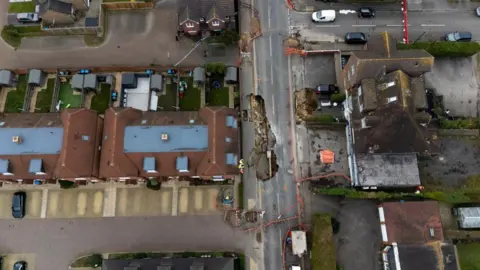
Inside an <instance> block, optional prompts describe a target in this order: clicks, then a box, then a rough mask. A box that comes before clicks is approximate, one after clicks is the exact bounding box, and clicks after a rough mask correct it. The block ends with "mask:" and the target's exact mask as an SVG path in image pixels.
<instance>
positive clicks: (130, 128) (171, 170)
mask: <svg viewBox="0 0 480 270" xmlns="http://www.w3.org/2000/svg"><path fill="white" fill-rule="evenodd" d="M230 118H234V119H236V111H235V110H234V109H230V108H226V107H205V108H202V109H200V110H199V111H198V112H181V111H180V112H142V111H140V110H136V109H133V108H109V109H108V110H107V111H106V112H105V128H104V137H103V145H102V156H101V162H100V175H101V177H105V178H115V177H148V176H175V175H187V176H223V175H232V174H237V173H238V168H237V166H236V165H230V164H228V162H227V154H233V155H235V156H237V155H238V152H239V146H238V130H237V129H236V128H231V127H228V124H229V122H228V120H229V119H230ZM145 157H152V158H154V159H155V166H154V167H155V168H156V171H157V172H156V173H154V174H152V172H149V173H147V172H146V171H145V170H144V169H143V165H144V163H143V162H144V159H145ZM184 157H187V158H188V159H187V160H185V158H184ZM179 158H180V159H179ZM178 164H180V165H182V166H181V167H182V170H181V171H182V172H180V169H179V168H177V165H178ZM185 164H187V166H188V167H189V168H188V171H186V170H185V169H184V167H185Z"/></svg>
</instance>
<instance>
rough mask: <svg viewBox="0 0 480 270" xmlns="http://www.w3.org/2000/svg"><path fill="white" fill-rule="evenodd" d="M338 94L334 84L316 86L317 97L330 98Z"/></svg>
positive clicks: (338, 90)
mask: <svg viewBox="0 0 480 270" xmlns="http://www.w3.org/2000/svg"><path fill="white" fill-rule="evenodd" d="M339 92H340V89H339V88H338V86H336V85H334V84H319V85H317V95H323V96H331V95H332V94H337V93H339Z"/></svg>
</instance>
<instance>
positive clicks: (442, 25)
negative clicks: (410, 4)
mask: <svg viewBox="0 0 480 270" xmlns="http://www.w3.org/2000/svg"><path fill="white" fill-rule="evenodd" d="M444 26H445V24H422V27H444Z"/></svg>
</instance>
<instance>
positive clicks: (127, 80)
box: [122, 73, 137, 88]
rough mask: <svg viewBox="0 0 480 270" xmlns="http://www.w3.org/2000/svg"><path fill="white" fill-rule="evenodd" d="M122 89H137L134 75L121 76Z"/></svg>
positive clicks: (124, 74) (125, 74)
mask: <svg viewBox="0 0 480 270" xmlns="http://www.w3.org/2000/svg"><path fill="white" fill-rule="evenodd" d="M122 87H123V88H137V76H135V74H134V73H123V74H122Z"/></svg>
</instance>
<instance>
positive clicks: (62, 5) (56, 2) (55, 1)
mask: <svg viewBox="0 0 480 270" xmlns="http://www.w3.org/2000/svg"><path fill="white" fill-rule="evenodd" d="M72 7H73V5H72V4H71V3H66V2H63V1H60V0H47V1H46V2H45V3H44V4H41V5H40V15H42V14H44V13H45V12H47V11H49V10H50V11H54V12H58V13H63V14H71V13H72Z"/></svg>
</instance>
